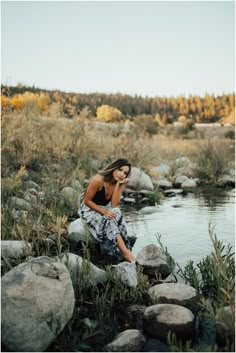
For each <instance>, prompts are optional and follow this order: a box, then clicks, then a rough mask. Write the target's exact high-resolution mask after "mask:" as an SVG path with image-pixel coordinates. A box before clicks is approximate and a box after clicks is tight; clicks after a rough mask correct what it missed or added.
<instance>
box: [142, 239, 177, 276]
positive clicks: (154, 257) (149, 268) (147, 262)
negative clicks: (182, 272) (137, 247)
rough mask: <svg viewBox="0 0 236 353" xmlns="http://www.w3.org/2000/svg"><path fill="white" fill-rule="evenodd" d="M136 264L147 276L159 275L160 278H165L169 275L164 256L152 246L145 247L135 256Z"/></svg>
mask: <svg viewBox="0 0 236 353" xmlns="http://www.w3.org/2000/svg"><path fill="white" fill-rule="evenodd" d="M136 262H137V263H138V264H139V265H140V266H142V267H143V272H144V273H146V274H147V275H149V276H153V277H157V276H158V275H161V277H162V278H166V277H167V276H168V275H169V274H170V273H171V269H170V267H169V265H168V263H167V258H166V255H165V254H164V253H163V251H162V250H161V249H160V248H158V247H157V246H156V245H154V244H150V245H147V246H145V247H144V248H143V249H142V250H141V251H140V252H139V253H138V254H137V257H136Z"/></svg>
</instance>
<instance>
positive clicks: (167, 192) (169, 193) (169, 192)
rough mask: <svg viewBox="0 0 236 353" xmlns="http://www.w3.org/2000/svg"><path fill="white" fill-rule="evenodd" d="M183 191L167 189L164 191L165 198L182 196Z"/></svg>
mask: <svg viewBox="0 0 236 353" xmlns="http://www.w3.org/2000/svg"><path fill="white" fill-rule="evenodd" d="M183 192H184V190H183V189H168V190H165V191H164V194H165V196H168V197H170V196H176V195H180V194H183Z"/></svg>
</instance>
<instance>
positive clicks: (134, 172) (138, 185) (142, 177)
mask: <svg viewBox="0 0 236 353" xmlns="http://www.w3.org/2000/svg"><path fill="white" fill-rule="evenodd" d="M128 186H129V188H131V189H135V190H141V189H144V190H150V191H152V190H153V183H152V180H151V178H150V176H149V175H148V174H146V173H144V172H143V171H142V170H141V169H139V168H137V167H132V169H131V173H130V177H129V183H128Z"/></svg>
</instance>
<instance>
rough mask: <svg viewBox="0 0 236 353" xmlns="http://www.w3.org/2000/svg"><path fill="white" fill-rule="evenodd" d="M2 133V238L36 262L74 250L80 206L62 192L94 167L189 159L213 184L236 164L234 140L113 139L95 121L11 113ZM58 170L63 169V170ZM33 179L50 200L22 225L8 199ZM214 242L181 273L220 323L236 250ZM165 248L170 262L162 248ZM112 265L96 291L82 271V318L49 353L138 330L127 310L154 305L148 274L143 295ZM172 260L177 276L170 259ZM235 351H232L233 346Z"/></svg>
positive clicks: (155, 196)
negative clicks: (24, 245) (21, 246)
mask: <svg viewBox="0 0 236 353" xmlns="http://www.w3.org/2000/svg"><path fill="white" fill-rule="evenodd" d="M1 133H2V205H1V211H2V220H1V222H2V239H17V240H20V239H22V240H26V241H30V242H31V243H32V248H33V252H32V255H33V256H41V255H46V256H61V255H62V254H64V253H66V252H68V251H69V245H68V241H67V225H68V222H69V219H70V217H72V216H73V215H74V214H76V213H77V205H76V204H75V205H71V204H69V203H67V202H65V201H64V200H63V199H62V196H61V190H62V189H63V188H64V187H65V186H68V185H70V182H71V181H72V180H74V179H76V180H78V181H79V182H80V183H81V185H82V183H83V179H84V178H89V177H91V175H92V174H93V173H94V172H96V171H95V170H94V166H93V165H94V164H93V160H98V161H99V162H100V163H101V166H104V165H105V164H106V163H107V162H109V161H111V160H113V159H115V158H118V157H121V156H125V157H127V158H128V159H130V160H131V162H132V164H133V165H134V166H137V167H140V168H141V169H142V170H144V171H146V172H149V170H151V168H152V167H153V166H157V165H158V164H159V163H168V162H170V161H172V160H174V159H176V158H179V157H181V156H186V157H188V158H189V159H190V160H191V161H193V162H196V161H197V162H198V164H199V166H200V169H199V170H200V175H201V177H203V178H206V180H209V181H210V182H211V183H214V182H215V180H216V177H217V178H218V177H219V176H220V175H221V174H222V173H223V172H224V169H225V166H226V164H227V162H228V160H234V151H233V150H232V148H230V145H229V140H227V139H223V138H222V139H221V140H220V143H219V141H218V140H217V139H212V140H209V142H208V141H206V140H204V139H202V138H193V139H186V138H185V136H182V137H183V138H182V137H181V136H180V135H178V136H176V135H175V134H173V135H172V136H171V135H170V133H168V134H164V133H163V131H162V130H161V129H160V132H159V133H158V134H157V135H151V136H150V135H149V134H146V133H143V132H141V131H140V130H135V131H130V132H129V133H126V134H124V133H121V132H119V133H117V134H113V135H110V134H109V133H108V132H106V133H105V134H104V132H101V133H100V132H99V131H97V130H96V129H95V128H94V127H93V123H92V122H90V121H86V120H82V119H80V120H68V119H63V118H41V117H38V116H36V115H35V112H33V111H29V110H28V111H27V114H26V112H25V113H24V112H22V113H20V114H13V113H12V112H10V111H9V112H8V114H5V115H4V119H3V121H2V130H1ZM185 135H186V132H185ZM104 136H105V138H104ZM230 141H231V140H230ZM231 143H232V142H231ZM54 164H56V166H57V167H58V168H56V171H55V168H54ZM173 173H174V171H173ZM27 179H31V180H34V181H35V182H37V184H38V185H39V187H40V188H41V191H42V192H43V193H44V195H45V196H44V198H43V199H40V198H37V204H36V205H35V207H34V209H33V210H32V212H25V213H24V214H22V215H21V217H19V218H14V217H13V214H12V209H11V208H10V207H9V205H8V200H9V197H11V196H16V197H23V195H24V182H25V181H26V180H27ZM159 197H160V195H159V193H158V190H155V191H154V193H150V195H149V198H150V202H153V204H154V203H155V202H158V201H159ZM211 234H212V233H211ZM159 240H160V239H159ZM212 241H213V244H214V251H213V253H212V254H211V255H209V256H208V257H207V258H205V259H203V260H202V261H201V262H200V263H199V264H197V266H195V265H194V263H192V262H189V263H188V264H187V265H186V267H185V268H184V269H179V275H181V276H182V277H183V278H184V280H185V281H186V283H189V284H191V285H192V286H193V287H195V288H196V289H197V290H198V291H199V293H201V294H202V302H201V305H202V310H203V312H204V313H208V314H209V315H211V317H213V318H214V317H215V315H216V311H217V309H218V308H220V307H222V306H224V305H229V306H230V307H232V313H233V306H234V283H233V278H234V271H233V264H234V261H233V254H232V248H230V247H229V248H226V247H225V246H224V245H223V244H222V243H221V242H219V241H218V240H217V239H216V236H215V235H213V234H212ZM160 245H161V246H162V248H163V251H164V252H165V253H166V254H167V255H168V250H167V249H166V248H165V247H164V246H163V244H161V242H160ZM76 251H77V252H78V253H79V254H80V255H82V256H83V257H84V258H86V259H90V260H91V261H92V262H95V263H96V260H98V259H97V257H96V256H97V254H96V249H91V250H90V251H88V248H86V247H85V248H81V249H76ZM100 260H101V259H99V261H100ZM105 260H106V259H105ZM105 260H104V259H103V262H102V261H100V262H99V266H101V267H102V268H106V270H107V271H108V273H109V281H108V282H107V283H106V284H103V285H99V286H90V287H88V286H87V279H86V273H87V269H86V266H85V267H84V268H83V269H82V270H81V272H80V276H79V285H78V287H77V289H76V291H75V295H76V305H75V309H74V315H73V317H72V319H71V321H70V322H69V323H68V325H67V326H66V327H65V329H64V331H63V332H62V333H61V335H60V336H59V337H58V338H57V340H56V341H55V342H54V343H53V344H52V345H51V346H50V347H49V348H48V350H49V351H73V350H74V351H99V350H101V349H102V348H103V346H104V345H105V344H106V343H108V342H109V341H110V340H111V339H112V338H113V337H114V335H115V334H116V333H117V332H120V331H122V330H124V329H126V328H130V327H132V325H131V323H130V322H129V321H128V319H127V315H126V308H127V305H129V304H135V303H136V304H143V305H146V304H148V299H147V295H146V293H147V289H148V288H149V286H150V283H149V281H148V279H147V277H146V276H145V275H144V274H143V273H142V271H141V269H140V268H139V269H138V286H137V288H127V287H125V286H124V285H123V284H122V283H121V282H120V281H119V280H117V279H116V278H114V276H113V274H112V273H111V271H110V270H109V267H105V263H104V262H105ZM21 261H27V259H21V260H20V259H15V260H10V259H3V260H2V262H3V267H2V275H4V273H6V272H7V271H9V269H10V268H12V267H14V266H16V265H17V264H18V263H20V262H21ZM168 261H170V266H171V268H172V270H173V271H174V265H175V264H174V261H173V259H172V258H171V256H170V255H169V257H168ZM170 340H172V341H171V342H172V347H173V349H179V348H177V346H179V347H180V348H181V344H180V343H178V342H177V341H176V340H175V338H173V337H172V338H170ZM171 342H170V343H171ZM227 344H228V346H227V345H226V347H229V348H230V347H231V346H230V345H231V344H232V341H230V342H228V343H227ZM174 347H175V348H174ZM182 348H183V347H182ZM185 349H187V348H186V347H185ZM194 349H195V348H194ZM212 349H215V348H212ZM230 349H231V348H230Z"/></svg>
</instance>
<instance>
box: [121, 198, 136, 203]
mask: <svg viewBox="0 0 236 353" xmlns="http://www.w3.org/2000/svg"><path fill="white" fill-rule="evenodd" d="M123 201H124V203H125V204H127V205H135V204H136V200H135V199H134V198H133V197H124V198H123Z"/></svg>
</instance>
